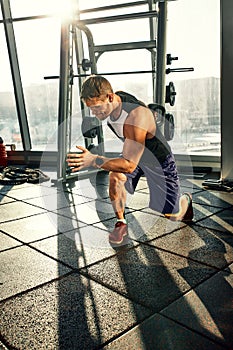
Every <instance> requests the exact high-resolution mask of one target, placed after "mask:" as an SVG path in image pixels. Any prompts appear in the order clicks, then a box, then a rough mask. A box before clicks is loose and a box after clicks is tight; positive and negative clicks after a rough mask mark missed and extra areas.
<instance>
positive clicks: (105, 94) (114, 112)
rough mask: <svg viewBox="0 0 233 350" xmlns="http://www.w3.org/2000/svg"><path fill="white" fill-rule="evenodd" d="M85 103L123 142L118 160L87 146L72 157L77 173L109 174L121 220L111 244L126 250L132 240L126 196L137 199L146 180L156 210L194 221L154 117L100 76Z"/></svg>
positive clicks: (92, 80)
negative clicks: (89, 170) (128, 239)
mask: <svg viewBox="0 0 233 350" xmlns="http://www.w3.org/2000/svg"><path fill="white" fill-rule="evenodd" d="M81 98H82V99H83V101H84V102H85V104H86V105H87V107H89V108H90V110H91V112H92V114H93V115H95V117H96V118H98V119H99V120H100V121H103V120H105V119H107V122H108V125H109V127H110V128H111V129H112V131H113V132H114V133H115V134H116V135H117V136H118V137H119V138H120V139H122V141H123V150H122V154H121V156H120V157H118V158H107V157H104V156H99V155H95V154H92V153H90V152H89V151H88V150H87V149H86V148H84V147H82V146H77V148H78V149H80V150H81V151H82V153H80V154H72V153H70V154H68V155H67V163H68V165H69V166H70V167H73V170H72V171H78V170H81V169H83V168H85V167H90V166H93V167H97V168H102V169H104V170H106V171H109V196H110V199H111V202H112V206H113V209H114V212H115V214H116V218H117V222H116V224H115V228H114V230H113V231H112V232H111V233H110V234H109V241H110V243H113V244H121V243H122V242H123V239H124V237H125V236H127V233H128V232H127V222H126V220H125V203H126V190H127V191H128V192H130V193H131V194H132V193H134V190H135V188H136V185H137V183H138V180H139V179H140V177H141V176H142V175H144V176H145V177H146V179H147V183H148V187H149V191H150V202H149V207H150V208H151V209H153V210H155V211H157V212H159V213H162V214H164V216H165V217H167V218H169V219H171V220H175V221H179V220H182V221H191V220H192V218H193V208H192V196H191V194H190V193H184V194H183V195H181V194H180V184H179V178H178V175H177V168H176V164H175V160H174V156H173V154H172V151H171V148H170V146H169V145H168V143H167V141H166V140H165V138H164V136H163V135H162V133H161V132H160V129H159V128H158V127H156V120H155V116H154V114H153V112H152V111H151V110H150V109H149V108H148V107H147V106H146V105H145V104H144V103H143V102H141V101H139V100H138V99H137V98H136V97H134V96H132V95H130V94H128V93H126V92H123V91H118V92H115V93H114V92H113V89H112V86H111V84H110V83H109V81H108V80H107V79H105V78H104V77H102V76H98V75H93V76H90V77H89V78H87V79H86V80H85V82H84V83H83V86H82V91H81Z"/></svg>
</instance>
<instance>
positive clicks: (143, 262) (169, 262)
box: [87, 245, 216, 311]
mask: <svg viewBox="0 0 233 350" xmlns="http://www.w3.org/2000/svg"><path fill="white" fill-rule="evenodd" d="M87 272H88V275H89V276H91V277H93V278H95V279H97V280H98V281H101V283H104V284H105V285H106V286H109V287H111V288H114V289H116V290H117V291H119V292H120V293H123V294H124V295H126V296H127V297H129V298H130V299H133V300H134V301H136V302H139V303H142V304H143V305H146V306H148V307H150V308H151V309H153V310H154V311H158V310H161V309H163V308H164V307H165V305H168V304H169V303H171V302H172V301H174V300H175V299H177V298H178V297H180V296H181V295H182V294H183V293H185V292H186V291H187V290H189V289H190V288H191V287H193V286H195V285H197V284H198V283H200V282H201V281H203V280H204V279H206V278H207V277H208V276H210V275H211V274H212V273H214V272H216V271H215V270H213V269H211V268H208V267H205V266H203V265H200V264H198V263H195V262H190V261H188V260H187V259H185V258H181V257H178V256H175V255H173V254H170V253H165V252H163V251H160V250H157V249H155V248H153V247H148V246H142V245H141V246H139V247H136V248H133V249H130V250H128V251H122V252H121V251H119V252H118V254H117V255H116V256H115V257H112V258H109V259H107V260H105V261H103V262H99V263H98V264H96V265H93V266H91V267H89V268H88V269H87Z"/></svg>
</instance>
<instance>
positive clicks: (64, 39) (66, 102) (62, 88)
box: [47, 0, 171, 182]
mask: <svg viewBox="0 0 233 350" xmlns="http://www.w3.org/2000/svg"><path fill="white" fill-rule="evenodd" d="M168 1H171V0H168ZM140 4H148V7H149V9H148V11H147V12H139V13H131V14H125V15H118V16H108V17H99V18H92V19H87V20H80V12H79V10H78V7H77V11H76V13H75V16H74V18H73V19H72V21H70V22H66V21H64V22H63V23H62V25H61V41H60V75H59V107H58V167H57V181H58V182H60V181H63V182H64V181H67V180H70V179H72V180H74V179H76V178H77V177H78V178H79V179H80V177H82V176H86V175H87V174H91V173H96V172H97V171H98V170H96V169H94V170H92V169H88V170H87V171H84V172H83V171H79V172H77V173H72V174H67V171H66V170H67V169H66V168H67V167H66V155H67V151H68V149H69V148H70V135H71V123H70V122H71V120H70V119H71V115H72V90H73V79H74V78H78V81H79V89H80V90H81V85H82V82H83V80H84V78H85V77H86V76H88V75H90V74H87V72H86V70H84V69H83V68H85V67H83V65H82V62H83V60H85V58H84V50H83V42H82V32H83V33H84V34H85V35H86V38H87V42H88V49H89V58H90V70H91V74H98V72H97V59H98V58H99V57H100V55H101V54H103V53H104V52H106V51H110V50H111V51H117V50H125V49H138V48H143V49H148V50H149V51H150V52H151V64H152V69H151V70H150V71H140V72H119V73H114V72H113V73H101V75H104V74H105V75H106V74H110V75H111V74H121V73H124V74H135V73H144V72H147V73H151V74H152V84H153V85H152V86H153V100H154V101H155V102H156V103H158V104H160V105H162V106H164V104H165V74H166V21H167V1H166V0H165V1H159V0H158V1H157V0H155V1H154V0H148V1H138V2H135V3H126V4H118V5H112V6H105V7H102V8H99V9H89V10H86V12H87V11H88V12H92V11H93V12H95V11H98V10H106V9H113V7H114V8H121V7H123V6H124V7H127V6H128V7H132V6H134V5H140ZM77 5H78V4H77ZM156 7H158V11H157V10H156ZM83 12H85V10H84V11H83ZM136 18H148V19H149V25H150V39H151V40H150V41H148V42H137V43H123V44H115V46H114V45H101V46H95V45H94V40H93V36H92V33H91V31H90V29H89V28H88V27H87V25H88V24H94V23H105V22H110V21H122V20H133V19H136ZM155 19H156V21H157V23H155ZM156 36H157V43H156ZM110 46H111V49H110ZM74 57H75V58H76V63H77V71H78V75H74V74H73V61H74ZM47 78H48V77H47ZM49 78H54V77H49ZM79 92H80V91H79ZM80 103H81V109H82V110H81V113H82V118H83V117H85V115H89V111H88V110H87V109H86V108H85V106H84V104H83V102H82V101H81V102H80ZM97 136H98V146H100V153H101V154H104V142H103V141H104V138H103V131H102V126H101V125H99V127H98V135H97ZM91 142H92V140H91V139H88V138H85V146H86V147H88V146H89V145H90V144H91Z"/></svg>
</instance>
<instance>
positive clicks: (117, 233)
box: [109, 221, 128, 244]
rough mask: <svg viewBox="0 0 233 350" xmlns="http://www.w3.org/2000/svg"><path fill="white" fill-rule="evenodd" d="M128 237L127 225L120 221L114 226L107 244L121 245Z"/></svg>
mask: <svg viewBox="0 0 233 350" xmlns="http://www.w3.org/2000/svg"><path fill="white" fill-rule="evenodd" d="M127 235H128V227H127V224H124V222H122V221H118V222H117V223H116V224H115V228H114V230H113V231H112V232H111V233H110V234H109V242H110V243H112V244H121V243H122V242H123V240H124V237H125V236H127Z"/></svg>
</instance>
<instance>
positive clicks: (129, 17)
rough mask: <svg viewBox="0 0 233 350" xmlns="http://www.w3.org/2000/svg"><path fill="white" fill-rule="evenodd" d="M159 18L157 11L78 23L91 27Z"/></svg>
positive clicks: (92, 19) (91, 19)
mask: <svg viewBox="0 0 233 350" xmlns="http://www.w3.org/2000/svg"><path fill="white" fill-rule="evenodd" d="M157 16H158V12H157V11H145V12H138V13H127V14H125V15H118V16H107V17H97V18H90V19H85V20H80V21H78V22H79V23H82V24H85V25H89V24H99V23H107V22H116V21H126V20H133V19H142V18H150V17H157Z"/></svg>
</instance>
